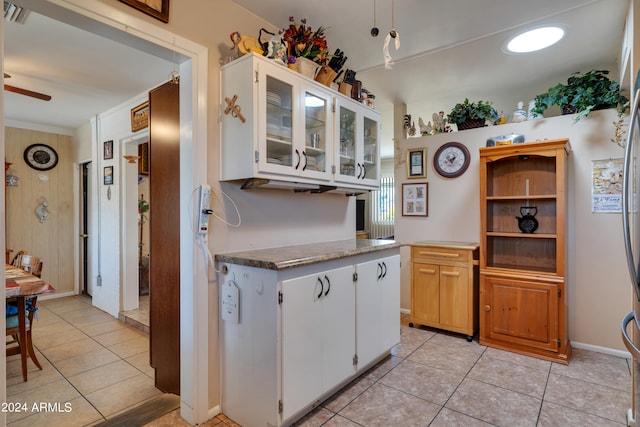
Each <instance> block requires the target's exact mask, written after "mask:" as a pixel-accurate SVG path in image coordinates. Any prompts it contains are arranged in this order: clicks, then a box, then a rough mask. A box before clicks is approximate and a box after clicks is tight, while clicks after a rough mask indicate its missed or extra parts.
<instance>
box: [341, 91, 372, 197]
mask: <svg viewBox="0 0 640 427" xmlns="http://www.w3.org/2000/svg"><path fill="white" fill-rule="evenodd" d="M335 109H336V120H335V121H336V126H335V132H336V135H335V140H336V141H337V143H338V146H337V148H336V150H335V160H334V162H335V164H336V173H335V178H334V179H335V181H337V182H344V183H354V184H365V185H369V186H376V187H377V186H378V182H379V177H380V153H379V150H380V143H379V134H380V119H379V116H378V115H377V113H375V114H374V112H373V111H372V110H370V109H369V108H366V107H364V106H363V105H362V104H360V103H357V102H351V100H350V99H348V98H339V99H337V100H336V107H335Z"/></svg>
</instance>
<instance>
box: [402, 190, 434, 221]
mask: <svg viewBox="0 0 640 427" xmlns="http://www.w3.org/2000/svg"><path fill="white" fill-rule="evenodd" d="M428 190H429V183H427V182H421V183H419V184H402V216H429V195H428Z"/></svg>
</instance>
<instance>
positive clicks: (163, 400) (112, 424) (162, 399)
mask: <svg viewBox="0 0 640 427" xmlns="http://www.w3.org/2000/svg"><path fill="white" fill-rule="evenodd" d="M178 408H180V396H177V395H175V394H169V393H165V394H163V395H162V396H158V397H157V398H155V399H153V400H150V401H148V402H146V403H143V404H142V405H140V406H136V407H135V408H132V409H130V410H128V411H126V412H123V413H121V414H119V415H116V416H115V417H113V418H110V419H108V420H106V421H104V422H102V423H100V424H98V426H100V427H120V426H122V427H124V426H126V427H130V426H141V425H144V424H147V423H149V422H151V421H153V420H155V419H158V418H160V417H162V416H163V415H166V414H168V413H169V412H171V411H173V410H175V409H178Z"/></svg>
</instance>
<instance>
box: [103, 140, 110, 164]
mask: <svg viewBox="0 0 640 427" xmlns="http://www.w3.org/2000/svg"><path fill="white" fill-rule="evenodd" d="M102 150H103V154H104V156H103V157H104V159H105V160H109V159H113V141H105V142H104V144H103V147H102Z"/></svg>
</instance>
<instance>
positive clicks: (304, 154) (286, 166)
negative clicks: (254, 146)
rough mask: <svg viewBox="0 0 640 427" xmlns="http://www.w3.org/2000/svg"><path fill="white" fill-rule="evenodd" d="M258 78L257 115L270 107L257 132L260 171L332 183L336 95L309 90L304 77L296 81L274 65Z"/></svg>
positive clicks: (267, 66)
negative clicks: (331, 137) (331, 131)
mask: <svg viewBox="0 0 640 427" xmlns="http://www.w3.org/2000/svg"><path fill="white" fill-rule="evenodd" d="M257 78H258V100H259V101H258V102H259V103H260V106H259V109H258V110H259V111H260V109H261V108H262V107H263V106H264V108H265V114H264V122H262V121H261V123H260V126H259V128H258V135H259V148H258V155H257V159H258V160H257V162H258V170H259V171H260V172H269V173H277V174H286V175H300V176H306V177H309V178H314V179H321V180H327V181H328V180H330V179H331V171H330V168H329V167H328V163H327V158H330V157H327V153H329V156H330V155H331V154H332V151H331V150H330V147H331V141H330V140H328V139H327V136H328V135H330V129H331V128H330V126H331V123H332V120H331V94H330V93H329V92H328V91H325V90H323V89H320V88H313V89H309V88H305V87H304V80H303V79H302V78H301V77H299V76H297V75H295V74H294V76H293V78H292V76H291V74H290V71H289V70H288V69H286V68H284V67H282V66H279V65H275V64H260V67H259V68H258V75H257ZM263 129H264V131H263ZM263 132H264V133H263Z"/></svg>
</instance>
